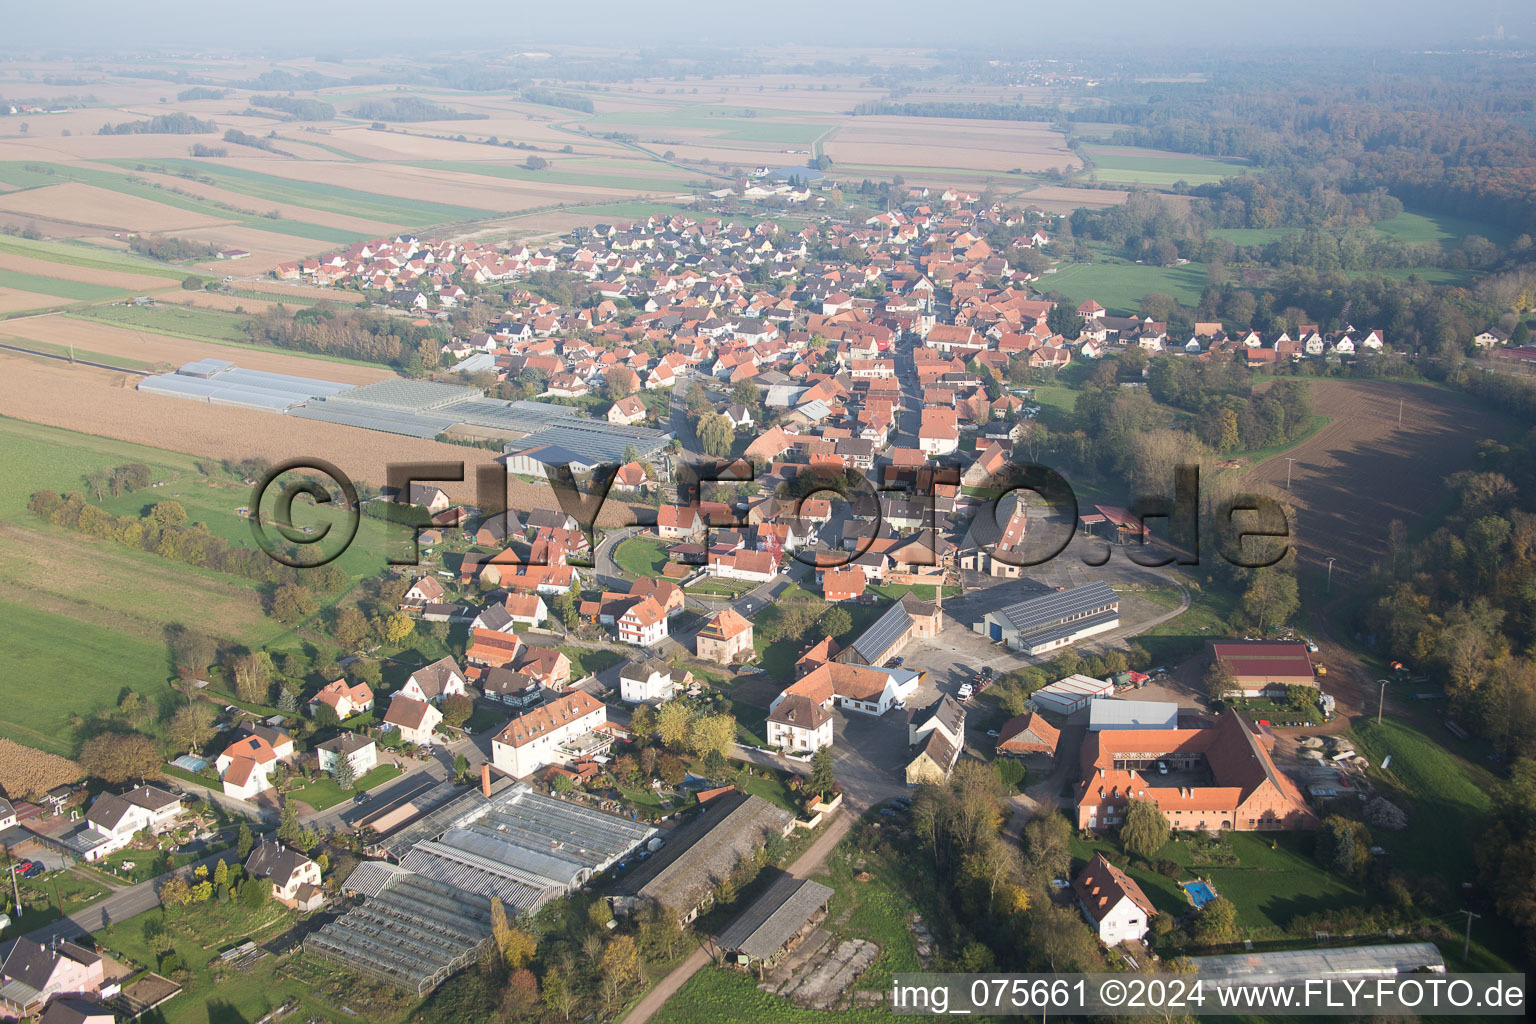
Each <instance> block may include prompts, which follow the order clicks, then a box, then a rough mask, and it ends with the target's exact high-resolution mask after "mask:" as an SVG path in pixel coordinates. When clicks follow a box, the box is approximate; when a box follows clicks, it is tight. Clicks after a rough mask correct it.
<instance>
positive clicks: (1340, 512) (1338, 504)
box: [1243, 380, 1514, 584]
mask: <svg viewBox="0 0 1536 1024" xmlns="http://www.w3.org/2000/svg"><path fill="white" fill-rule="evenodd" d="M1311 396H1312V408H1313V411H1314V412H1317V413H1320V414H1322V415H1324V416H1328V417H1330V418H1331V419H1332V420H1333V422H1332V423H1330V424H1328V425H1327V426H1326V427H1324V428H1323V429H1322V430H1320V431H1318V432H1317V433H1316V434H1315V435H1313V436H1312V437H1311V438H1309V439H1308V440H1307V441H1305V442H1303V443H1302V444H1300V445H1298V446H1296V447H1295V448H1293V449H1291V451H1290V452H1289V453H1287V455H1288V457H1290V458H1294V459H1295V460H1296V462H1295V465H1294V466H1293V467H1292V468H1291V488H1290V491H1289V493H1287V491H1286V486H1285V484H1286V456H1277V457H1274V458H1271V459H1268V460H1267V461H1265V462H1262V463H1260V464H1259V465H1257V466H1256V467H1254V468H1252V469H1250V470H1248V471H1247V472H1246V473H1245V474H1244V476H1243V482H1244V484H1246V485H1249V486H1254V485H1258V489H1260V490H1262V491H1268V492H1269V493H1271V494H1273V495H1274V496H1275V497H1277V498H1279V499H1280V500H1282V501H1286V502H1288V503H1290V504H1292V505H1294V506H1295V507H1296V510H1297V520H1298V521H1297V523H1296V524H1295V529H1296V534H1297V553H1298V555H1299V556H1300V558H1301V559H1302V561H1304V562H1307V563H1310V564H1311V565H1314V566H1318V565H1323V564H1325V563H1326V562H1327V560H1328V559H1329V558H1335V559H1337V562H1336V564H1335V565H1334V569H1333V571H1334V575H1335V577H1338V576H1339V575H1340V574H1343V575H1344V576H1345V577H1346V579H1347V577H1348V575H1349V574H1351V573H1356V572H1359V571H1361V570H1363V569H1364V568H1365V567H1367V566H1368V565H1370V564H1371V563H1372V562H1373V561H1375V560H1376V559H1379V558H1380V557H1381V556H1382V555H1383V554H1385V553H1386V542H1387V525H1388V524H1389V523H1390V522H1391V521H1392V520H1394V519H1401V520H1402V521H1403V523H1404V525H1406V526H1407V527H1408V528H1409V529H1412V528H1413V526H1414V525H1415V523H1417V522H1418V521H1419V520H1420V518H1422V517H1423V516H1424V515H1426V514H1429V513H1432V512H1434V511H1435V510H1436V509H1437V508H1438V507H1439V506H1440V504H1441V502H1442V500H1443V499H1444V498H1445V496H1446V493H1447V490H1446V486H1445V478H1446V477H1447V476H1449V475H1451V474H1452V473H1455V472H1457V471H1459V470H1463V469H1468V468H1471V467H1472V465H1473V456H1474V451H1475V447H1476V444H1477V442H1478V441H1479V440H1481V439H1483V438H1490V437H1496V438H1504V437H1508V436H1510V435H1511V434H1512V433H1513V432H1514V428H1513V426H1512V425H1511V424H1510V423H1508V421H1506V420H1505V419H1504V418H1503V417H1501V416H1498V415H1496V414H1493V413H1490V412H1488V411H1487V410H1485V409H1482V408H1479V407H1478V406H1476V405H1474V404H1473V403H1471V402H1470V401H1468V400H1467V399H1465V398H1463V397H1461V396H1460V395H1457V394H1455V393H1453V392H1450V391H1445V390H1442V389H1439V388H1435V387H1431V386H1429V385H1423V384H1404V383H1396V382H1388V381H1340V380H1319V381H1314V382H1313V383H1312V386H1311ZM1400 400H1401V402H1402V424H1403V425H1402V427H1401V429H1399V427H1398V425H1397V423H1398V403H1399V401H1400ZM1334 582H1335V583H1336V584H1337V583H1339V582H1340V580H1338V579H1335V581H1334Z"/></svg>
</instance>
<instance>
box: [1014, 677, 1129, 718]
mask: <svg viewBox="0 0 1536 1024" xmlns="http://www.w3.org/2000/svg"><path fill="white" fill-rule="evenodd" d="M1114 692H1115V684H1114V683H1111V682H1109V681H1107V680H1104V679H1095V678H1093V677H1092V676H1085V675H1070V676H1067V678H1065V679H1058V680H1056V682H1054V683H1051V684H1050V685H1049V686H1042V687H1041V688H1040V689H1038V690H1036V691H1035V692H1034V693H1032V694H1030V695H1029V699H1030V700H1032V701H1034V703H1035V706H1036V707H1037V708H1039V709H1040V710H1041V711H1053V712H1055V713H1056V714H1058V715H1070V714H1072V712H1074V711H1081V710H1082V709H1083V708H1085V707H1087V706H1088V704H1089V702H1091V701H1096V700H1098V699H1099V698H1101V697H1109V696H1112V695H1113V694H1114Z"/></svg>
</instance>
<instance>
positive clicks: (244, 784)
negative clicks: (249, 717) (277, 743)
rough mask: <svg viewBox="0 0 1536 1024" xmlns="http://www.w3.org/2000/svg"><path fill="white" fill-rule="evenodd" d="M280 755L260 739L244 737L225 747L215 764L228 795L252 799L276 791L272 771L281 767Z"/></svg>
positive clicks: (254, 736)
mask: <svg viewBox="0 0 1536 1024" xmlns="http://www.w3.org/2000/svg"><path fill="white" fill-rule="evenodd" d="M277 762H278V756H277V752H276V751H275V750H273V749H272V744H270V743H268V742H267V741H266V740H265V739H263V738H262V737H260V736H256V735H251V736H242V737H241V738H240V739H238V740H236V741H235V742H233V743H231V744H230V745H229V746H228V747H226V748H224V752H223V753H222V754H220V755H219V756H218V758H217V759H215V761H214V762H213V766H214V767H215V768H216V769H218V772H219V779H220V780H221V781H222V782H223V784H224V793H225V795H227V796H232V797H236V798H238V799H241V800H249V799H251V798H252V797H254V796H255V795H256V794H258V793H260V792H262V791H264V790H267V789H271V788H272V781H271V777H272V772H273V771H274V770H275V769H276V768H277Z"/></svg>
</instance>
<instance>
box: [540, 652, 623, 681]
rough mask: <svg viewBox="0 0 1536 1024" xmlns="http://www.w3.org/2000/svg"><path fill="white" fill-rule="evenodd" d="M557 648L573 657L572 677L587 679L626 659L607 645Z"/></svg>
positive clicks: (567, 655) (568, 656)
mask: <svg viewBox="0 0 1536 1024" xmlns="http://www.w3.org/2000/svg"><path fill="white" fill-rule="evenodd" d="M556 649H557V650H558V651H559V652H560V653H561V654H564V655H565V656H566V657H567V658H570V659H571V678H572V679H585V678H586V677H587V676H590V675H595V674H597V673H598V672H601V671H602V670H603V669H605V668H610V667H611V666H614V665H617V664H618V663H619V662H621V661H623V660H624V655H622V654H620V653H619V652H618V651H610V650H608V649H607V648H606V647H559V648H556Z"/></svg>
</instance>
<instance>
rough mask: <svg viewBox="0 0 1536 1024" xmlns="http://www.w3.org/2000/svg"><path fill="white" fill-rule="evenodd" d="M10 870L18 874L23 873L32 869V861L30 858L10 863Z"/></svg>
mask: <svg viewBox="0 0 1536 1024" xmlns="http://www.w3.org/2000/svg"><path fill="white" fill-rule="evenodd" d="M11 870H12V871H14V872H16V873H17V874H18V875H24V874H26V873H27V872H28V871H30V870H32V862H31V861H30V860H19V861H17V862H16V863H14V864H12V865H11Z"/></svg>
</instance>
